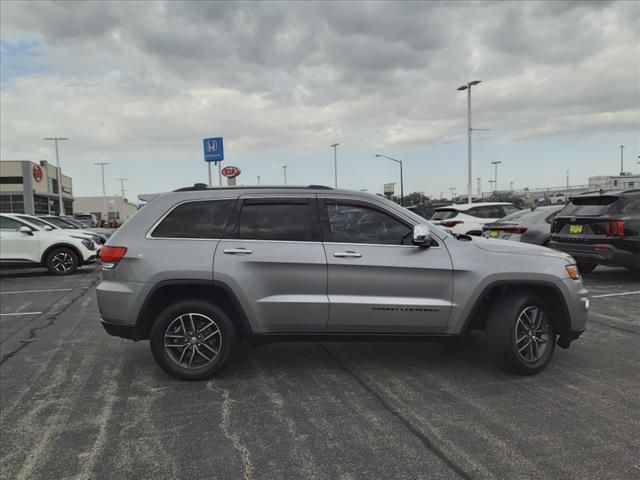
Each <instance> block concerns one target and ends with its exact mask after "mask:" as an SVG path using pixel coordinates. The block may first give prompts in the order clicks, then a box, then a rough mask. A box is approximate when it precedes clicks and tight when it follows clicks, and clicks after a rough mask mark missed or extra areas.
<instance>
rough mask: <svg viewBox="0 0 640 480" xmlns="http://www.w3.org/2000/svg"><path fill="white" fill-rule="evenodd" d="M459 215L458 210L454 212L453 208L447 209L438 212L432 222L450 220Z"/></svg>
mask: <svg viewBox="0 0 640 480" xmlns="http://www.w3.org/2000/svg"><path fill="white" fill-rule="evenodd" d="M456 215H458V210H454V209H453V208H447V209H444V210H436V211H435V213H434V214H433V216H432V217H431V220H448V219H450V218H453V217H455V216H456Z"/></svg>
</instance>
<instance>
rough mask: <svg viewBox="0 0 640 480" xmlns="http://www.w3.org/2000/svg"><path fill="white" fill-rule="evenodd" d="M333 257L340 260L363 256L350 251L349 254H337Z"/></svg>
mask: <svg viewBox="0 0 640 480" xmlns="http://www.w3.org/2000/svg"><path fill="white" fill-rule="evenodd" d="M333 256H334V257H339V258H360V257H361V256H362V255H361V254H359V253H358V252H353V251H351V250H349V251H348V252H335V253H334V254H333Z"/></svg>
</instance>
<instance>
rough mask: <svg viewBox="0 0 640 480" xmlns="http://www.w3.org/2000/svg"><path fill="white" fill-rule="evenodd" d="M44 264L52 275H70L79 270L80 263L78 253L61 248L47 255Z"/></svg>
mask: <svg viewBox="0 0 640 480" xmlns="http://www.w3.org/2000/svg"><path fill="white" fill-rule="evenodd" d="M44 264H45V266H46V267H47V269H48V270H49V273H51V274H52V275H70V274H72V273H73V272H75V271H76V270H77V269H78V266H79V265H80V262H79V260H78V255H77V254H76V252H74V251H73V250H71V249H70V248H65V247H60V248H54V249H53V250H51V251H50V252H49V253H48V254H47V258H45V261H44Z"/></svg>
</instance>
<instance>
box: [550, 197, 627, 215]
mask: <svg viewBox="0 0 640 480" xmlns="http://www.w3.org/2000/svg"><path fill="white" fill-rule="evenodd" d="M620 200H621V199H620V197H614V196H610V195H602V196H593V197H591V196H589V197H576V198H574V199H572V200H571V203H569V205H567V206H566V208H565V209H564V210H563V211H562V216H563V217H583V216H584V217H597V216H599V215H604V214H607V213H608V212H609V211H611V210H615V209H616V206H617V204H618V202H619V201H620Z"/></svg>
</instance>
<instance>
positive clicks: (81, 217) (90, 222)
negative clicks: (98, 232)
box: [73, 213, 98, 228]
mask: <svg viewBox="0 0 640 480" xmlns="http://www.w3.org/2000/svg"><path fill="white" fill-rule="evenodd" d="M73 218H75V219H76V220H78V221H79V222H81V223H82V224H83V225H84V226H86V227H94V228H95V227H97V226H98V219H97V218H96V216H95V215H94V214H93V213H74V214H73Z"/></svg>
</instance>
